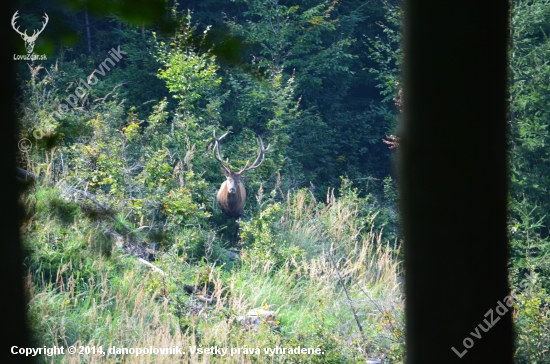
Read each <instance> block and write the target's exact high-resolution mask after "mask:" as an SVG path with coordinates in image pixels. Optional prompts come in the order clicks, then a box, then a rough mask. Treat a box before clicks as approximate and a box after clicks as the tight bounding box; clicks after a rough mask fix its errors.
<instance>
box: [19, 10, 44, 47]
mask: <svg viewBox="0 0 550 364" xmlns="http://www.w3.org/2000/svg"><path fill="white" fill-rule="evenodd" d="M18 12H19V10H17V11H16V12H15V14H13V17H12V18H11V26H12V27H13V29H14V30H15V31H16V32H17V33H19V34H20V35H21V36H22V37H23V39H25V40H26V39H33V38H34V39H36V38H37V37H38V35H39V34H40V33H42V31H43V30H44V28H46V25H47V24H48V20H50V18H49V17H48V14H46V13H44V18H45V20H46V22H42V29H40V30H39V31H38V33H36V32H37V31H36V30H34V31H33V33H32V35H31V36H30V37H29V35H28V34H27V29H25V31H24V32H21V31H20V30H19V27H17V28H16V25H15V21H16V20H17V18H19V16H18V15H17V13H18Z"/></svg>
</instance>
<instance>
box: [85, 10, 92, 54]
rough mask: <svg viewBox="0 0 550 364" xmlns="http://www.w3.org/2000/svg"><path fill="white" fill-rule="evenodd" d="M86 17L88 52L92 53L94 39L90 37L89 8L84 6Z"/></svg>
mask: <svg viewBox="0 0 550 364" xmlns="http://www.w3.org/2000/svg"><path fill="white" fill-rule="evenodd" d="M84 19H85V20H86V39H87V40H88V53H92V39H91V37H90V22H89V21H88V9H86V8H84Z"/></svg>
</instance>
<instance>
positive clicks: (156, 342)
mask: <svg viewBox="0 0 550 364" xmlns="http://www.w3.org/2000/svg"><path fill="white" fill-rule="evenodd" d="M23 200H24V203H25V205H26V206H27V208H28V210H29V211H30V213H29V219H28V220H27V221H25V223H24V224H23V226H22V231H23V234H24V237H25V241H26V248H27V258H26V260H25V264H26V267H27V268H28V279H27V283H26V286H27V290H28V298H29V305H28V310H29V315H30V320H31V322H32V327H33V329H34V331H35V333H36V335H35V336H36V346H43V345H46V346H53V345H58V346H64V347H67V346H68V345H84V346H86V345H87V346H94V345H95V346H99V345H102V346H103V350H107V348H108V347H111V346H113V345H115V346H117V347H149V346H153V347H172V346H179V347H183V348H185V350H186V351H187V348H188V346H191V345H198V346H203V347H210V346H213V345H217V346H219V347H227V348H232V347H233V348H238V347H241V348H245V347H247V348H250V347H252V348H259V349H260V350H262V354H261V355H259V356H258V355H235V356H232V357H228V356H225V357H220V356H205V357H202V356H201V357H198V356H196V355H195V356H192V355H185V356H184V357H183V358H182V359H183V361H184V362H189V363H199V362H213V363H216V362H217V363H251V362H254V363H264V362H265V363H270V362H289V363H290V362H291V363H296V362H304V363H305V362H319V363H344V362H359V361H361V360H362V358H364V356H365V354H364V353H363V351H364V348H366V349H367V350H368V352H369V355H370V356H372V357H386V358H388V359H389V362H394V363H397V362H401V353H402V350H403V343H402V330H403V326H402V324H401V323H400V320H401V317H402V310H403V302H402V297H401V293H400V287H399V284H398V282H397V274H398V268H399V264H398V262H397V261H396V259H395V258H394V257H393V254H392V252H391V249H390V248H389V246H387V245H386V244H385V243H384V242H383V241H381V235H380V234H378V235H377V234H376V232H375V231H373V230H372V227H373V219H374V217H372V216H371V218H370V219H361V218H360V217H359V211H358V206H357V204H356V203H355V202H354V201H351V200H346V199H345V198H342V199H340V200H338V199H335V198H334V197H331V198H329V202H328V203H324V204H323V203H318V202H317V201H314V200H313V199H312V197H311V196H310V195H308V193H307V192H304V191H301V192H297V193H296V194H295V195H293V196H288V197H287V199H286V201H283V202H282V203H274V202H272V203H264V205H263V207H262V208H261V213H260V214H258V216H256V217H255V218H254V219H253V220H250V221H248V222H245V224H244V227H243V240H244V241H245V242H248V244H246V245H245V248H243V250H242V252H241V258H240V261H239V262H236V263H234V264H232V265H231V268H228V267H229V266H223V265H219V264H218V265H217V264H215V258H220V257H219V256H218V257H217V256H216V254H212V253H211V252H206V253H205V256H206V257H207V258H208V259H203V260H202V261H192V260H188V259H187V256H186V255H185V254H182V253H181V251H178V250H177V249H169V250H167V251H166V252H164V253H161V254H158V255H157V260H156V261H155V262H154V264H155V265H156V266H157V267H158V268H160V269H162V270H163V271H164V272H165V276H162V275H161V274H159V273H158V272H154V271H153V270H152V269H150V268H149V267H147V266H145V265H143V264H141V263H139V262H138V261H137V258H136V257H134V256H132V255H130V254H127V253H125V251H124V250H123V249H121V248H120V247H117V245H116V244H115V243H114V242H112V241H111V240H109V238H108V237H106V236H105V234H104V233H103V231H106V230H108V225H109V224H110V222H109V221H108V219H101V218H97V217H95V218H91V217H90V216H88V215H86V214H84V213H83V212H82V209H81V208H80V207H79V206H78V204H77V203H76V202H74V201H68V200H66V199H65V197H64V196H63V195H62V194H61V193H60V192H59V190H58V189H56V188H49V187H40V186H38V187H37V188H36V190H35V191H32V192H29V193H27V194H26V195H25V197H24V198H23ZM368 229H371V230H368ZM184 233H189V231H188V230H185V231H182V234H184ZM212 244H213V246H214V247H216V248H217V249H214V251H221V250H222V249H218V247H219V246H221V245H222V244H223V242H222V241H219V237H216V238H215V240H214V241H213V242H212ZM329 248H330V250H331V251H332V252H333V253H332V255H331V256H329V255H328V254H327V253H326V252H327V251H328V250H329ZM218 261H220V260H218ZM335 264H337V265H338V269H336V268H335ZM340 279H341V280H342V281H344V282H345V284H346V287H347V289H348V290H349V293H350V296H351V298H352V304H353V307H354V308H355V310H356V311H357V316H358V318H359V320H360V322H361V324H362V327H363V330H364V336H365V337H366V345H365V342H364V340H363V339H362V335H361V334H360V332H359V331H358V329H357V324H356V321H355V320H354V316H353V314H352V312H351V309H350V302H349V301H348V299H347V298H346V294H345V292H344V291H343V290H342V285H341V283H340ZM184 284H190V285H197V286H198V287H199V288H200V287H203V288H204V289H205V290H208V291H209V292H210V293H211V295H212V297H214V298H216V302H215V303H211V304H204V302H203V301H201V300H199V299H198V298H197V296H195V295H193V296H189V295H187V294H185V292H184V290H183V286H184ZM371 298H372V299H371ZM253 308H264V309H271V310H274V311H276V312H277V315H276V320H275V322H274V323H272V324H271V325H270V324H268V323H266V322H262V325H260V328H259V329H254V328H250V327H246V326H243V325H241V324H240V323H239V322H237V320H236V317H237V316H238V315H243V314H244V313H246V312H247V311H248V310H250V309H253ZM264 321H265V320H264ZM277 345H279V346H283V347H296V346H298V345H300V346H301V347H312V348H315V347H321V348H322V350H323V351H324V352H325V354H324V355H310V356H307V355H298V356H296V355H276V356H273V357H270V356H267V355H265V354H264V353H263V348H266V347H271V348H273V347H275V346H277ZM178 358H179V357H178V356H156V357H155V356H139V357H137V356H130V355H127V356H117V357H116V358H115V356H102V355H95V356H94V355H92V354H89V355H85V356H78V355H74V356H70V355H65V356H57V357H56V356H53V357H47V356H44V357H42V358H41V359H42V360H43V361H44V362H79V363H80V362H94V363H95V362H124V363H146V362H155V363H163V362H166V363H171V362H174V361H175V360H176V359H178ZM390 358H391V359H390Z"/></svg>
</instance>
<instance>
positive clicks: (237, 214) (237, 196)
mask: <svg viewBox="0 0 550 364" xmlns="http://www.w3.org/2000/svg"><path fill="white" fill-rule="evenodd" d="M229 133H230V132H227V133H225V134H224V135H222V136H221V137H219V138H217V137H216V131H214V140H215V141H216V142H215V145H214V150H213V152H214V158H216V159H217V161H218V162H220V164H221V168H220V169H221V171H222V173H223V175H224V176H225V177H226V178H227V179H226V180H225V182H224V183H222V185H221V186H220V189H219V191H218V195H217V196H216V198H217V200H218V205H220V208H221V209H222V212H223V213H224V214H225V215H226V216H228V217H230V218H232V219H235V225H236V227H235V237H236V238H238V237H239V219H240V218H241V217H242V216H243V214H244V204H245V200H246V190H245V188H244V185H243V182H242V180H241V179H242V177H243V175H244V174H245V173H246V172H248V171H250V170H252V169H256V168H258V167H259V166H261V165H262V163H263V161H264V157H265V152H267V150H268V149H269V146H270V145H269V144H268V145H267V148H264V143H263V142H262V138H260V137H258V145H259V147H260V151H259V153H258V157H257V158H256V160H255V161H254V163H252V165H251V166H248V161H247V162H246V165H245V166H244V168H243V169H241V170H240V171H239V172H233V171H231V168H230V167H229V165H228V164H227V163H225V162H224V161H223V159H222V156H221V151H220V140H222V139H223V138H224V137H225V136H226V135H227V134H229Z"/></svg>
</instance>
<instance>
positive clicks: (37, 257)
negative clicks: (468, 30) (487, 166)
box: [17, 0, 550, 363]
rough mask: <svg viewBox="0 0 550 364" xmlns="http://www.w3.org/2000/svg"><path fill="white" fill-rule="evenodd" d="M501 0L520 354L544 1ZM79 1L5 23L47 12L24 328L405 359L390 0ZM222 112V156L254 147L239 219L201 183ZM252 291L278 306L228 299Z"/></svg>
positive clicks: (533, 270) (532, 229)
mask: <svg viewBox="0 0 550 364" xmlns="http://www.w3.org/2000/svg"><path fill="white" fill-rule="evenodd" d="M512 3H513V11H512V16H511V33H510V34H511V38H510V64H509V67H510V72H509V75H510V87H509V96H510V99H509V101H510V102H509V110H508V111H509V113H508V115H509V118H508V122H509V147H510V148H509V149H510V153H509V165H510V197H509V200H510V212H509V235H510V241H511V256H510V281H511V284H512V290H513V293H514V294H515V295H516V297H517V303H516V305H515V307H514V309H515V311H514V316H513V317H514V320H515V323H516V331H517V335H516V336H517V338H516V342H517V351H516V358H517V361H518V363H547V362H549V358H550V356H549V354H548V351H547V350H548V349H547V348H548V346H549V344H550V338H549V336H548V324H549V323H550V313H549V310H548V308H549V307H548V305H549V303H550V302H549V295H548V293H547V292H548V289H550V280H549V279H550V278H549V277H550V259H549V256H550V245H549V242H548V239H549V230H548V226H550V225H549V220H548V219H549V216H550V200H549V195H548V188H549V186H550V183H549V181H548V178H549V176H550V174H549V172H550V168H549V163H550V160H549V153H550V149H549V148H550V139H549V134H548V130H547V128H548V113H547V112H546V109H548V108H547V107H546V105H547V103H548V102H549V101H550V98H549V95H550V94H549V93H548V87H549V86H548V85H550V79H548V77H549V75H550V72H549V71H550V68H549V66H548V61H547V60H548V58H549V56H550V53H549V52H550V47H549V45H550V43H549V41H548V38H547V34H548V32H549V31H550V29H549V27H550V25H549V24H550V2H549V1H547V0H531V1H520V0H514V1H513V2H512ZM86 4H87V5H86V7H83V5H82V4H81V3H80V2H77V1H72V0H62V1H59V2H57V3H55V2H54V3H40V4H37V3H36V2H35V1H31V0H25V1H21V12H20V13H21V18H20V21H21V23H22V24H24V26H23V28H24V27H28V28H29V29H32V28H36V27H37V25H38V24H40V22H41V19H40V14H42V13H43V12H46V13H47V14H48V15H49V17H50V19H52V20H53V19H55V22H54V21H52V23H51V24H50V25H48V28H47V29H48V31H47V32H44V34H43V35H41V36H40V37H39V38H38V39H39V40H38V41H37V44H36V48H35V53H38V54H40V53H45V52H49V53H48V60H47V61H34V62H29V63H28V64H27V63H26V62H20V63H19V65H18V66H19V72H18V77H19V80H20V84H21V90H20V94H19V95H18V96H19V97H18V99H17V101H18V114H19V126H20V131H19V134H20V138H22V139H23V138H26V139H28V140H30V142H31V143H32V148H31V149H22V150H21V153H20V155H19V165H20V167H21V168H24V169H26V170H28V171H30V172H32V173H33V174H34V175H35V176H37V182H36V185H35V186H34V187H32V188H30V189H28V190H27V191H25V194H24V195H23V197H22V203H23V204H24V205H25V207H26V209H27V218H26V220H25V221H24V223H23V226H22V231H23V233H24V237H25V244H26V245H25V246H26V256H27V258H26V260H25V265H26V267H27V269H28V279H27V289H28V295H29V313H30V317H31V325H32V327H33V329H34V330H35V332H36V338H35V339H36V342H37V346H42V345H48V346H51V345H54V344H57V345H69V344H74V343H80V344H83V345H105V346H107V345H117V346H128V347H131V346H146V345H153V346H171V345H179V344H181V345H183V344H182V343H184V344H185V345H187V344H189V345H193V344H199V345H202V346H204V347H206V346H211V345H220V346H225V347H231V346H233V347H244V346H246V345H251V346H254V347H256V346H257V347H274V346H276V345H280V346H283V345H284V346H297V345H301V346H303V347H321V348H323V350H325V353H326V354H325V355H323V356H322V357H316V356H308V357H301V358H300V360H302V361H301V362H325V363H326V362H330V363H342V362H359V361H361V360H363V361H364V358H365V357H367V356H371V357H381V358H385V359H387V360H388V361H389V362H392V363H400V362H404V355H405V353H404V342H403V330H404V327H403V322H402V320H403V318H402V316H403V315H402V312H403V297H402V294H401V292H402V291H401V289H402V287H401V285H400V280H401V277H400V275H401V274H402V272H401V268H400V262H399V259H400V258H401V256H400V251H401V250H400V244H401V236H400V232H399V229H398V224H397V221H398V214H397V203H398V193H397V187H396V183H395V182H394V178H393V177H392V154H393V153H394V151H395V150H397V149H395V148H396V147H397V148H398V144H399V143H398V138H397V137H394V136H393V135H395V134H397V132H396V130H397V128H396V125H397V122H398V118H399V114H400V108H401V106H402V101H403V100H402V99H401V86H400V85H401V83H402V80H401V73H400V66H401V63H402V59H403V48H402V46H401V41H402V32H401V23H402V16H403V14H402V11H401V8H400V6H399V4H398V3H397V2H391V1H386V0H384V1H380V2H375V1H365V2H363V1H355V0H351V1H347V2H339V1H337V0H332V1H331V0H303V1H300V2H293V1H290V0H279V1H278V0H234V1H230V2H227V1H218V0H211V1H188V2H185V3H182V4H178V3H177V2H173V3H172V2H170V6H167V5H166V3H165V2H163V1H156V2H150V4H149V5H147V6H150V13H151V14H149V15H150V16H152V17H153V16H156V15H155V14H157V15H158V14H159V13H160V14H161V15H162V17H163V22H162V23H161V24H159V23H157V24H156V25H155V24H152V23H150V18H149V15H143V16H142V15H139V14H135V13H134V12H132V11H131V10H129V9H131V4H129V2H127V1H112V2H109V1H107V2H105V1H100V0H96V1H88V2H86ZM31 5H32V7H31ZM23 8H26V9H31V8H32V9H33V10H32V13H31V12H30V11H27V10H25V11H23V10H22V9H23ZM158 9H160V10H158ZM118 12H120V14H125V15H119V14H118ZM167 30H168V31H167ZM17 41H18V42H21V41H20V40H19V38H18V40H17ZM23 51H24V50H22V52H23ZM113 54H114V55H115V56H113ZM116 55H118V57H116ZM107 59H109V61H107ZM226 131H231V134H229V135H228V136H227V138H225V139H224V142H223V146H222V151H223V158H224V159H225V158H227V159H228V164H229V165H230V166H231V167H232V168H235V169H240V168H242V167H243V166H245V164H246V163H247V161H250V160H253V158H255V155H256V153H257V145H256V142H255V137H256V136H261V137H262V138H263V140H264V142H265V143H266V144H267V143H269V144H270V145H271V147H270V149H269V152H268V153H267V154H266V156H265V162H264V163H263V164H262V166H261V168H258V169H256V170H254V171H253V172H251V173H249V174H248V175H247V180H246V182H245V185H246V188H247V191H248V199H247V205H246V209H245V216H244V217H243V221H242V223H241V236H240V238H239V239H235V238H233V231H234V229H235V224H234V221H233V220H232V219H228V218H226V217H225V215H223V213H222V212H221V211H220V209H219V207H218V205H217V204H216V203H215V199H214V196H215V194H216V191H217V189H218V187H219V185H220V183H221V182H222V181H223V177H222V175H221V173H220V172H219V163H218V162H217V161H216V160H215V159H214V158H213V156H212V152H213V146H214V138H213V133H214V132H216V133H218V134H217V135H218V136H219V135H221V134H222V133H225V132H226ZM388 136H390V137H388ZM487 137H488V138H489V137H490V136H487ZM385 139H386V140H385ZM137 257H141V258H145V260H146V261H150V262H152V263H153V264H154V267H155V268H154V269H153V270H150V267H151V266H145V265H141V266H140V263H138V262H137V259H136V258H137ZM150 264H151V263H150ZM160 271H162V274H161V273H159V272H160ZM526 277H527V279H526ZM189 287H192V288H189ZM193 290H196V291H193ZM199 291H200V293H198V292H199ZM205 297H206V298H205ZM208 297H209V298H208ZM259 307H261V308H262V309H264V310H269V309H274V310H275V311H276V312H277V319H276V320H272V321H269V322H268V321H267V319H266V320H263V321H262V325H259V326H261V327H260V328H259V329H258V328H257V327H254V325H251V324H248V325H247V324H246V323H242V322H241V321H242V320H241V321H239V319H237V318H238V317H240V316H242V315H244V313H245V312H246V311H248V310H250V309H252V308H259ZM361 324H362V326H361ZM122 332H128V333H125V334H122ZM101 359H102V358H101V357H94V358H91V359H90V360H92V361H94V360H101ZM110 359H112V358H110ZM195 359H196V360H198V358H194V359H193V360H195ZM211 359H212V360H213V361H216V360H217V362H230V361H227V358H226V359H224V358H220V357H215V356H214V357H212V358H211ZM44 360H46V359H44ZM60 360H61V359H60ZM128 360H136V361H138V360H139V359H136V358H133V359H130V358H128ZM159 360H160V359H159ZM166 360H168V358H167V359H166ZM231 360H233V359H231ZM234 360H235V362H237V361H238V360H240V359H238V358H234ZM256 360H258V361H260V362H261V359H256ZM266 360H268V359H266ZM277 360H279V361H280V362H296V361H295V358H290V357H286V358H285V357H280V358H278V359H277ZM128 362H130V361H128ZM159 362H160V361H159ZM167 362H170V360H168V361H167Z"/></svg>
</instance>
